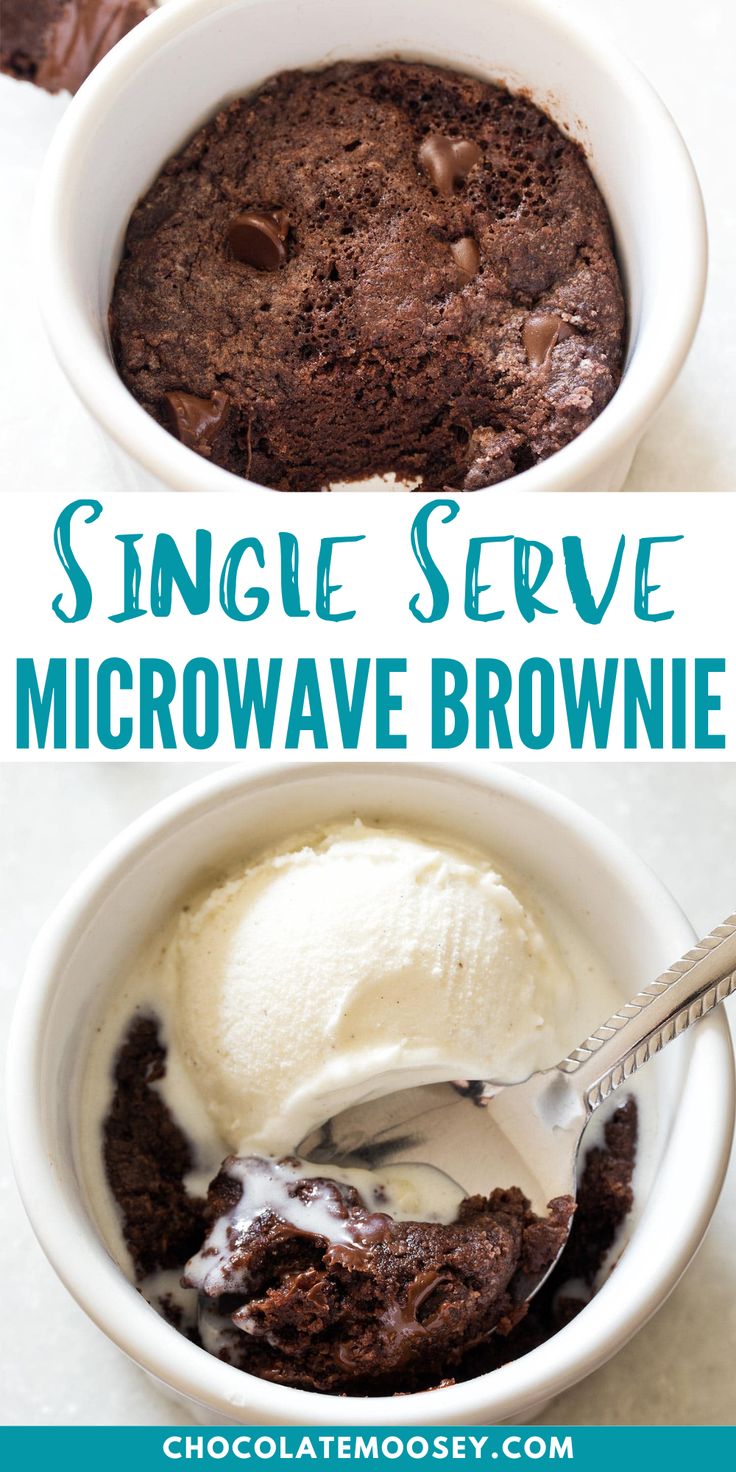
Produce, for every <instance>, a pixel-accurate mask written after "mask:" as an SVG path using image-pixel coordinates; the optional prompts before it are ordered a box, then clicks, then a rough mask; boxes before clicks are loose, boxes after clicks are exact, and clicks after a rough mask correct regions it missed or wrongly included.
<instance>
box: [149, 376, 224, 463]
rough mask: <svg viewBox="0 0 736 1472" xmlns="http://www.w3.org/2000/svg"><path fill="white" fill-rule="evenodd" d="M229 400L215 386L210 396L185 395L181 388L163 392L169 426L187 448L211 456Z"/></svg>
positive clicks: (165, 415) (163, 403)
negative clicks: (166, 392)
mask: <svg viewBox="0 0 736 1472" xmlns="http://www.w3.org/2000/svg"><path fill="white" fill-rule="evenodd" d="M229 402H230V400H229V399H228V396H227V394H223V393H221V392H220V390H219V389H216V390H215V392H214V393H213V394H212V397H211V398H209V399H200V398H197V396H196V394H185V393H183V392H182V391H181V390H179V389H175V390H174V391H173V392H172V393H168V394H164V396H163V400H162V409H163V413H164V419H165V423H166V428H167V429H168V430H169V432H170V433H171V434H173V435H176V438H177V439H178V440H181V443H182V444H183V445H186V447H187V449H188V450H196V451H197V452H198V453H199V454H200V455H205V456H207V455H209V453H210V450H211V448H212V442H213V440H214V438H215V435H216V434H217V431H218V429H219V428H220V425H221V424H222V422H223V419H224V418H225V415H226V413H227V409H228V404H229Z"/></svg>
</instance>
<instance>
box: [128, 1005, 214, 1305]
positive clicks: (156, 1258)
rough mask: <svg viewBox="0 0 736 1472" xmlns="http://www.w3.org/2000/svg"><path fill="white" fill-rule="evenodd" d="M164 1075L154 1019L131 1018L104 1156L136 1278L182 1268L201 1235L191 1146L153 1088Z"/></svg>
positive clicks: (162, 1051)
mask: <svg viewBox="0 0 736 1472" xmlns="http://www.w3.org/2000/svg"><path fill="white" fill-rule="evenodd" d="M165 1072H166V1049H165V1047H164V1045H163V1043H162V1042H161V1039H160V1037H159V1025H158V1022H157V1020H156V1018H155V1017H148V1016H140V1017H136V1018H135V1019H134V1020H133V1022H132V1023H131V1025H130V1027H129V1029H128V1032H127V1034H126V1037H125V1039H124V1042H123V1045H122V1047H121V1048H120V1051H119V1053H118V1055H117V1058H116V1060H115V1070H114V1078H113V1082H114V1090H113V1096H112V1101H111V1104H110V1108H109V1111H108V1113H107V1116H106V1119H105V1122H104V1127H103V1156H104V1162H105V1171H106V1174H107V1179H108V1182H109V1184H110V1189H111V1191H112V1193H113V1196H114V1197H115V1200H116V1201H117V1204H118V1207H119V1209H120V1214H121V1218H122V1223H123V1235H124V1237H125V1243H126V1246H127V1248H128V1251H129V1252H130V1256H131V1259H132V1262H133V1264H134V1267H135V1273H136V1277H137V1278H138V1279H139V1280H141V1279H143V1278H145V1277H146V1276H147V1274H149V1273H156V1272H160V1271H161V1270H163V1269H166V1268H180V1267H181V1266H182V1265H183V1264H184V1263H185V1262H186V1260H187V1258H188V1257H190V1256H191V1254H192V1253H193V1252H196V1250H197V1248H198V1247H199V1246H200V1244H201V1241H202V1235H203V1232H204V1229H205V1203H204V1201H200V1200H198V1199H196V1198H194V1197H192V1196H190V1195H189V1194H188V1192H187V1190H186V1187H185V1184H184V1177H185V1176H186V1174H187V1172H188V1171H190V1170H191V1169H192V1166H193V1165H194V1161H193V1158H192V1150H191V1146H190V1144H189V1141H188V1139H187V1137H186V1135H185V1134H184V1133H183V1131H182V1130H181V1129H180V1128H179V1126H178V1124H177V1123H176V1121H175V1120H174V1119H173V1118H172V1116H171V1113H170V1111H169V1110H168V1109H167V1107H166V1104H165V1103H164V1101H163V1099H162V1097H161V1094H160V1093H159V1091H158V1089H157V1088H156V1087H155V1085H156V1084H157V1083H158V1082H159V1080H160V1079H162V1078H163V1076H164V1074H165Z"/></svg>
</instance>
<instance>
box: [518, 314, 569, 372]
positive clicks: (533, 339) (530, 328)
mask: <svg viewBox="0 0 736 1472" xmlns="http://www.w3.org/2000/svg"><path fill="white" fill-rule="evenodd" d="M575 336H576V333H575V328H574V327H571V326H570V323H569V322H565V320H564V318H562V317H558V315H557V313H556V312H533V313H532V315H531V316H530V317H527V319H526V322H525V323H524V328H523V332H522V337H523V340H524V350H525V352H526V356H527V361H528V363H529V367H530V368H541V367H543V365H544V364H545V363H546V361H547V359H548V357H549V355H550V353H551V352H552V349H553V347H554V346H555V344H556V343H558V342H563V341H564V339H565V338H566V337H575Z"/></svg>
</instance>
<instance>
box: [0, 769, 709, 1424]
mask: <svg viewBox="0 0 736 1472" xmlns="http://www.w3.org/2000/svg"><path fill="white" fill-rule="evenodd" d="M408 771H410V772H411V774H412V775H415V776H418V777H423V778H431V780H432V781H435V782H439V783H447V784H448V785H453V784H457V783H458V782H459V783H461V784H463V785H465V786H468V785H475V786H477V787H478V788H479V789H481V790H482V791H483V792H484V793H488V791H489V789H490V790H493V791H497V792H501V793H503V794H504V795H505V796H509V797H511V798H515V799H516V800H517V801H520V802H522V803H526V804H529V803H531V804H533V805H534V806H535V807H536V808H537V809H538V810H539V809H541V810H542V811H543V812H544V813H545V814H546V815H547V816H548V817H549V818H550V819H551V821H552V822H557V823H561V824H563V825H564V826H565V827H568V828H570V827H571V828H572V829H573V830H574V831H575V832H576V833H577V834H578V836H579V837H581V838H582V840H583V841H584V842H585V843H587V844H588V845H589V846H590V847H591V848H592V849H594V850H595V852H596V853H597V855H598V856H599V858H600V859H601V860H603V861H604V862H605V864H606V865H607V867H608V868H609V870H611V871H612V872H613V873H614V874H615V876H616V879H617V882H619V883H620V884H621V885H622V886H623V888H624V889H625V890H627V891H629V892H630V893H631V895H632V902H634V901H635V902H636V904H637V905H638V906H639V907H641V908H645V909H647V908H649V907H651V909H652V912H653V913H656V914H657V915H658V916H659V917H660V923H662V924H665V923H666V924H667V925H670V924H671V925H672V930H673V941H674V943H675V944H676V943H677V941H676V937H677V936H678V935H679V936H680V937H681V938H682V945H683V948H684V946H686V945H687V944H688V937H690V938H692V935H693V931H692V927H691V926H690V925H689V923H688V922H687V921H686V919H685V917H684V915H683V912H682V910H681V909H680V907H679V906H678V905H677V904H676V902H675V900H674V899H673V898H672V896H671V895H670V894H669V892H668V891H667V889H666V888H665V887H664V885H663V884H662V883H661V881H660V880H659V879H658V878H657V877H656V875H655V874H654V873H653V872H652V871H651V870H650V869H649V868H648V867H647V865H646V864H644V863H643V861H642V860H641V859H639V858H638V857H637V856H636V855H635V854H634V853H633V852H632V851H631V850H630V849H629V848H628V846H627V845H626V844H624V843H623V842H622V841H621V840H620V839H619V838H618V837H617V836H616V835H615V834H612V833H611V832H610V831H609V830H608V829H607V828H606V827H605V826H604V825H603V824H602V823H600V822H599V821H598V820H597V819H596V818H594V817H592V816H591V815H590V814H589V813H588V812H587V811H585V810H584V809H582V808H579V807H578V806H577V805H576V804H575V803H572V802H570V801H569V800H568V799H567V798H563V797H561V796H559V795H558V794H557V793H555V792H552V791H550V789H548V788H546V787H544V786H543V785H542V784H541V783H539V782H537V781H536V780H534V779H532V778H529V777H527V776H526V775H521V774H519V773H517V772H514V771H512V770H510V769H508V768H503V767H494V768H492V769H491V770H490V771H487V772H485V773H483V774H479V772H478V771H477V769H474V768H473V767H471V766H468V765H466V764H460V763H458V764H453V765H452V766H448V765H445V764H442V765H438V764H436V763H419V762H417V763H410V764H408V765H407V764H406V763H398V762H390V763H379V764H376V763H356V764H352V763H350V764H346V763H337V762H335V763H329V764H319V765H318V766H315V765H314V764H309V763H273V764H272V765H269V767H268V768H267V769H265V768H264V769H261V770H260V771H259V772H256V773H254V772H251V771H244V770H243V769H242V768H238V767H235V768H226V769H224V771H219V772H216V773H214V774H213V775H210V776H207V777H204V778H202V779H200V780H199V781H197V782H195V783H192V784H190V785H188V786H187V787H185V788H183V789H181V790H180V791H179V792H177V793H175V794H174V795H173V796H170V797H168V798H166V799H164V801H163V802H160V803H158V804H156V806H155V807H153V808H151V809H149V810H148V812H146V813H144V814H143V815H142V816H141V817H139V818H137V819H136V820H135V821H134V822H133V823H132V824H130V825H129V826H128V827H127V828H126V829H124V831H123V832H122V833H121V834H120V835H118V837H116V838H115V839H114V840H113V841H112V842H111V843H109V844H108V845H107V846H106V847H105V848H104V849H103V850H102V852H101V853H100V854H99V855H98V857H97V858H96V859H95V860H94V861H93V862H92V863H91V864H90V865H89V866H88V867H87V868H86V869H85V871H84V872H83V874H82V875H81V876H80V877H79V879H78V880H77V881H76V882H75V883H74V884H73V885H72V887H71V889H70V890H69V892H68V894H67V895H66V897H65V898H64V899H63V900H62V902H61V904H60V905H59V906H58V907H57V908H56V909H55V911H54V913H53V914H52V916H51V918H50V919H49V920H48V922H47V923H46V925H45V926H44V928H43V930H42V931H41V933H40V935H39V936H38V938H37V940H36V942H35V944H34V946H33V949H32V951H31V955H30V957H29V960H28V964H27V967H26V973H25V976H24V980H23V984H22V987H21V989H20V993H19V997H18V1001H17V1004H16V1010H15V1014H14V1017H13V1023H12V1027H11V1033H10V1040H9V1049H8V1080H7V1105H8V1109H7V1113H8V1132H9V1137H10V1146H11V1156H12V1160H13V1167H14V1170H15V1175H16V1180H17V1183H18V1187H19V1190H20V1193H21V1196H22V1199H23V1202H24V1205H25V1207H26V1211H27V1213H28V1216H29V1218H30V1221H31V1225H32V1226H33V1229H34V1231H35V1233H36V1236H37V1237H38V1240H39V1242H40V1244H41V1246H42V1248H43V1250H44V1252H45V1254H46V1256H47V1257H48V1259H49V1261H50V1262H51V1264H52V1265H53V1267H54V1268H55V1270H56V1272H57V1274H58V1275H59V1277H60V1278H61V1280H62V1282H63V1283H64V1284H65V1285H66V1287H67V1288H68V1289H69V1291H70V1293H71V1294H72V1296H73V1297H74V1298H75V1299H76V1300H77V1302H78V1303H79V1304H80V1305H81V1307H82V1308H83V1309H84V1310H85V1312H86V1313H87V1314H88V1316H89V1317H90V1318H91V1319H92V1320H93V1322H94V1323H96V1324H97V1325H98V1327H99V1328H100V1329H102V1330H103V1332H104V1333H106V1334H107V1336H108V1337H109V1338H110V1339H112V1340H113V1341H114V1342H115V1343H116V1344H117V1345H118V1346H119V1347H120V1348H121V1349H122V1350H123V1351H124V1353H125V1354H127V1355H128V1356H129V1358H130V1359H132V1360H133V1361H135V1362H136V1363H137V1364H139V1365H140V1366H142V1367H143V1368H144V1369H145V1370H147V1371H148V1372H149V1373H150V1374H152V1375H153V1376H154V1377H155V1378H156V1379H157V1380H159V1381H160V1382H162V1383H163V1384H164V1385H165V1386H167V1387H169V1389H171V1390H172V1391H174V1392H175V1393H177V1394H179V1395H181V1396H184V1397H187V1398H188V1399H190V1400H192V1401H194V1402H196V1403H198V1404H199V1405H202V1406H204V1407H206V1408H208V1409H210V1410H212V1409H214V1410H216V1411H218V1412H219V1413H220V1414H222V1416H223V1417H225V1418H228V1419H236V1420H237V1418H238V1416H239V1415H241V1416H243V1417H244V1418H246V1419H249V1420H253V1415H252V1408H253V1407H254V1406H256V1407H257V1408H258V1415H259V1420H262V1422H263V1424H289V1423H290V1424H296V1425H300V1424H301V1425H336V1424H337V1425H350V1424H361V1423H365V1422H371V1423H374V1424H376V1425H404V1426H407V1425H422V1424H439V1423H444V1422H452V1421H454V1422H458V1423H462V1422H463V1421H468V1422H473V1421H478V1420H481V1419H486V1420H493V1421H499V1420H503V1419H505V1418H509V1417H512V1416H514V1415H518V1413H519V1412H523V1411H524V1410H525V1409H528V1408H529V1407H531V1406H533V1405H534V1404H535V1403H539V1402H543V1401H546V1400H548V1399H550V1398H551V1397H552V1396H554V1395H556V1394H558V1393H559V1392H560V1391H561V1390H563V1389H565V1388H566V1387H569V1386H570V1385H572V1384H574V1383H576V1381H578V1380H580V1379H582V1378H583V1377H584V1376H585V1375H587V1374H589V1373H590V1372H591V1371H592V1370H594V1369H596V1368H598V1367H599V1366H600V1365H601V1364H603V1363H604V1362H605V1361H606V1360H607V1359H609V1358H610V1357H611V1355H613V1354H614V1353H615V1352H616V1351H617V1350H618V1349H619V1348H621V1346H622V1345H623V1344H625V1343H626V1341H627V1340H628V1339H630V1338H631V1336H632V1335H633V1334H634V1333H635V1332H636V1330H637V1329H638V1328H640V1327H641V1326H642V1325H643V1324H644V1323H645V1322H646V1320H647V1319H648V1318H649V1317H650V1316H651V1315H652V1314H653V1313H654V1312H655V1311H656V1309H657V1308H658V1307H659V1306H660V1305H661V1303H662V1302H663V1301H664V1299H665V1298H666V1297H667V1295H668V1294H669V1293H670V1292H671V1290H672V1289H673V1288H674V1286H675V1284H676V1283H677V1282H678V1280H679V1278H680V1277H681V1275H682V1273H683V1272H684V1271H685V1268H686V1267H687V1266H688V1263H689V1262H690V1260H691V1258H692V1256H693V1254H694V1252H695V1251H696V1250H697V1247H698V1246H699V1244H700V1242H701V1240H702V1237H703V1236H704V1234H705V1231H706V1229H707V1226H708V1223H709V1221H710V1218H711V1216H712V1213H713V1211H714V1209H715V1206H716V1203H717V1200H718V1196H719V1194H720V1189H721V1186H722V1184H723V1179H724V1175H725V1172H726V1167H727V1164H728V1158H729V1154H730V1147H731V1140H732V1136H733V1128H734V1108H735V1098H734V1094H735V1089H734V1060H733V1051H732V1048H731V1041H730V1034H729V1030H728V1025H727V1022H726V1018H725V1016H724V1015H723V1011H722V1009H718V1010H717V1011H716V1012H714V1013H712V1014H711V1015H710V1017H708V1018H705V1019H704V1020H703V1021H702V1022H700V1023H699V1024H698V1027H697V1028H695V1029H693V1030H692V1031H691V1032H690V1033H689V1034H688V1038H687V1039H683V1040H681V1043H680V1044H678V1046H682V1043H685V1044H686V1045H688V1044H689V1047H690V1058H689V1062H688V1066H687V1071H686V1075H685V1078H684V1083H683V1088H682V1094H681V1098H680V1101H679V1104H678V1106H677V1110H676V1114H675V1116H674V1120H673V1125H672V1131H671V1135H670V1139H669V1140H668V1143H667V1146H666V1150H665V1160H666V1159H668V1158H669V1156H670V1154H671V1152H674V1151H675V1150H676V1148H677V1146H678V1140H677V1138H676V1137H677V1136H678V1133H684V1135H685V1144H686V1145H687V1146H689V1147H691V1148H689V1150H688V1169H689V1172H690V1175H689V1179H688V1192H687V1194H686V1196H685V1197H684V1199H683V1201H682V1209H681V1214H680V1217H679V1219H678V1221H677V1223H676V1227H675V1230H674V1232H673V1234H672V1236H671V1237H670V1239H669V1241H668V1242H667V1244H666V1247H665V1248H663V1246H662V1242H661V1239H660V1238H659V1237H657V1238H656V1239H654V1240H652V1241H651V1242H650V1243H649V1246H650V1247H651V1249H652V1250H651V1252H650V1253H649V1254H648V1255H647V1263H646V1273H645V1274H642V1273H641V1271H639V1272H638V1275H637V1280H636V1292H635V1293H634V1294H631V1295H629V1296H628V1297H627V1295H626V1294H625V1293H623V1292H622V1291H621V1287H622V1276H624V1275H625V1274H627V1262H628V1263H629V1264H630V1263H631V1259H632V1257H638V1252H637V1247H636V1244H637V1240H638V1241H639V1242H641V1239H642V1237H643V1236H644V1235H645V1234H646V1233H647V1210H648V1208H647V1207H645V1208H644V1211H643V1214H642V1217H641V1219H640V1221H639V1222H638V1224H637V1226H636V1228H635V1231H634V1233H633V1235H632V1239H631V1242H630V1244H629V1246H628V1247H627V1251H626V1252H625V1253H624V1254H623V1256H622V1258H621V1260H620V1262H619V1264H618V1266H617V1269H616V1273H615V1274H614V1275H613V1277H612V1278H609V1280H608V1281H607V1283H605V1284H604V1285H603V1287H602V1288H601V1290H600V1291H599V1293H598V1294H597V1295H596V1297H595V1298H594V1299H593V1300H592V1302H591V1303H590V1304H589V1305H588V1306H587V1307H586V1309H585V1313H584V1314H582V1315H580V1316H579V1317H578V1318H577V1319H575V1320H574V1321H573V1322H572V1323H571V1324H570V1325H568V1326H567V1327H566V1328H564V1329H562V1330H561V1331H560V1332H559V1333H558V1334H556V1335H555V1336H554V1338H553V1340H551V1341H548V1342H547V1344H544V1345H542V1346H540V1348H538V1349H536V1350H533V1351H532V1352H531V1353H529V1354H527V1355H524V1356H523V1357H522V1358H521V1359H519V1360H517V1361H515V1362H514V1363H512V1364H508V1365H505V1366H503V1367H502V1368H501V1369H499V1370H495V1371H493V1372H492V1373H491V1374H487V1375H482V1376H478V1377H476V1378H475V1379H473V1380H469V1381H467V1382H465V1383H463V1384H460V1385H456V1386H451V1387H447V1388H445V1389H442V1390H434V1391H427V1392H424V1393H422V1394H416V1395H413V1396H401V1397H387V1396H382V1397H375V1398H374V1397H371V1398H368V1399H366V1398H361V1397H354V1396H346V1397H334V1396H329V1395H325V1394H318V1393H314V1392H310V1391H303V1390H295V1389H293V1388H291V1387H288V1386H280V1385H274V1384H271V1383H269V1382H267V1381H264V1380H260V1379H258V1378H257V1377H254V1376H251V1375H249V1374H247V1373H246V1372H244V1371H242V1370H237V1369H235V1368H234V1367H233V1366H231V1365H226V1364H224V1363H223V1362H222V1361H221V1360H218V1359H216V1358H214V1357H213V1356H212V1355H209V1354H207V1353H206V1351H204V1350H202V1349H199V1348H197V1347H196V1346H195V1345H193V1344H192V1343H190V1341H189V1340H187V1339H186V1338H185V1337H184V1336H183V1335H181V1334H179V1333H178V1332H177V1330H176V1329H174V1328H172V1326H171V1325H169V1324H167V1323H166V1322H165V1321H164V1320H163V1319H161V1318H160V1317H159V1316H158V1315H157V1314H156V1313H155V1312H154V1311H153V1310H152V1309H151V1308H150V1307H149V1305H148V1304H147V1303H146V1302H145V1300H144V1299H143V1298H142V1297H141V1296H140V1294H139V1293H138V1292H137V1291H136V1289H135V1288H134V1287H133V1285H132V1284H131V1283H129V1282H128V1280H127V1279H126V1278H125V1277H124V1275H123V1273H122V1271H121V1269H120V1268H119V1267H118V1266H117V1264H116V1263H115V1262H114V1261H113V1259H112V1257H111V1256H110V1254H109V1253H108V1251H107V1249H106V1248H105V1246H104V1244H103V1242H102V1240H101V1238H100V1237H99V1235H98V1232H97V1230H96V1228H94V1226H93V1225H92V1222H91V1220H90V1218H89V1216H88V1215H87V1211H86V1207H85V1206H84V1203H83V1202H81V1201H78V1202H75V1204H74V1205H72V1203H71V1201H70V1199H68V1195H67V1190H66V1189H65V1188H64V1187H63V1185H62V1183H61V1181H60V1180H59V1178H58V1176H57V1172H56V1167H55V1164H54V1162H53V1160H52V1159H51V1158H50V1156H49V1154H48V1141H47V1130H46V1123H45V1091H44V1088H43V1082H42V1069H43V1044H44V1034H45V1023H46V1017H47V1015H48V1004H49V1000H50V998H51V996H52V994H53V990H54V986H55V977H56V975H57V973H58V970H59V967H60V966H61V965H63V962H64V956H65V952H67V951H68V949H69V948H70V947H73V945H74V943H75V942H74V936H75V934H77V933H78V931H79V929H80V927H82V926H83V924H84V918H85V915H86V914H89V912H90V911H91V910H92V909H94V907H95V906H96V904H97V903H98V897H99V894H100V892H104V891H105V890H106V888H107V887H108V886H109V885H111V884H112V883H114V880H115V876H116V874H117V873H118V872H119V871H120V870H121V868H124V867H126V866H127V865H129V864H130V863H131V861H132V860H133V858H134V856H135V854H136V853H137V852H138V851H139V850H141V849H145V847H146V846H147V845H148V844H150V843H151V842H154V841H157V840H158V839H160V838H161V837H163V836H164V835H165V834H166V833H167V832H169V833H170V832H171V831H172V830H176V828H177V827H178V826H179V824H180V823H181V822H182V821H186V822H191V821H193V820H194V819H195V818H196V816H197V815H198V814H199V813H201V812H203V811H206V810H210V809H212V808H213V807H217V806H219V805H221V804H226V803H228V802H230V801H231V800H232V797H233V794H234V793H236V792H237V793H240V792H242V791H244V790H247V788H248V787H252V786H257V787H261V788H263V787H267V786H268V785H273V784H279V785H281V784H283V783H289V782H294V781H304V780H305V779H307V780H309V779H324V777H325V775H329V774H330V773H332V774H333V775H335V776H336V777H339V776H340V775H341V774H343V773H345V774H347V776H348V777H350V776H352V777H355V776H356V775H359V776H366V775H371V774H374V773H375V774H376V775H378V776H380V777H383V778H385V777H387V776H392V777H393V778H395V780H397V781H405V780H406V776H407V772H408ZM653 1189H654V1190H655V1191H656V1178H655V1186H654V1188H653ZM80 1218H81V1222H80ZM614 1279H615V1281H614ZM552 1344H554V1350H553V1351H552V1352H550V1346H551V1345H552Z"/></svg>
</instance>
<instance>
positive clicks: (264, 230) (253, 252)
mask: <svg viewBox="0 0 736 1472" xmlns="http://www.w3.org/2000/svg"><path fill="white" fill-rule="evenodd" d="M288 230H289V222H288V219H287V217H286V215H285V213H284V211H283V210H269V211H268V212H267V211H265V210H247V211H246V213H245V214H243V215H236V217H235V219H234V220H231V221H230V224H229V225H228V228H227V238H228V244H229V246H230V249H231V251H232V253H233V255H234V256H235V259H236V261H242V262H243V264H244V265H246V266H254V267H255V269H256V271H278V270H279V268H280V267H281V266H283V265H285V263H286V246H285V245H284V241H285V239H286V236H287V234H288Z"/></svg>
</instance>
